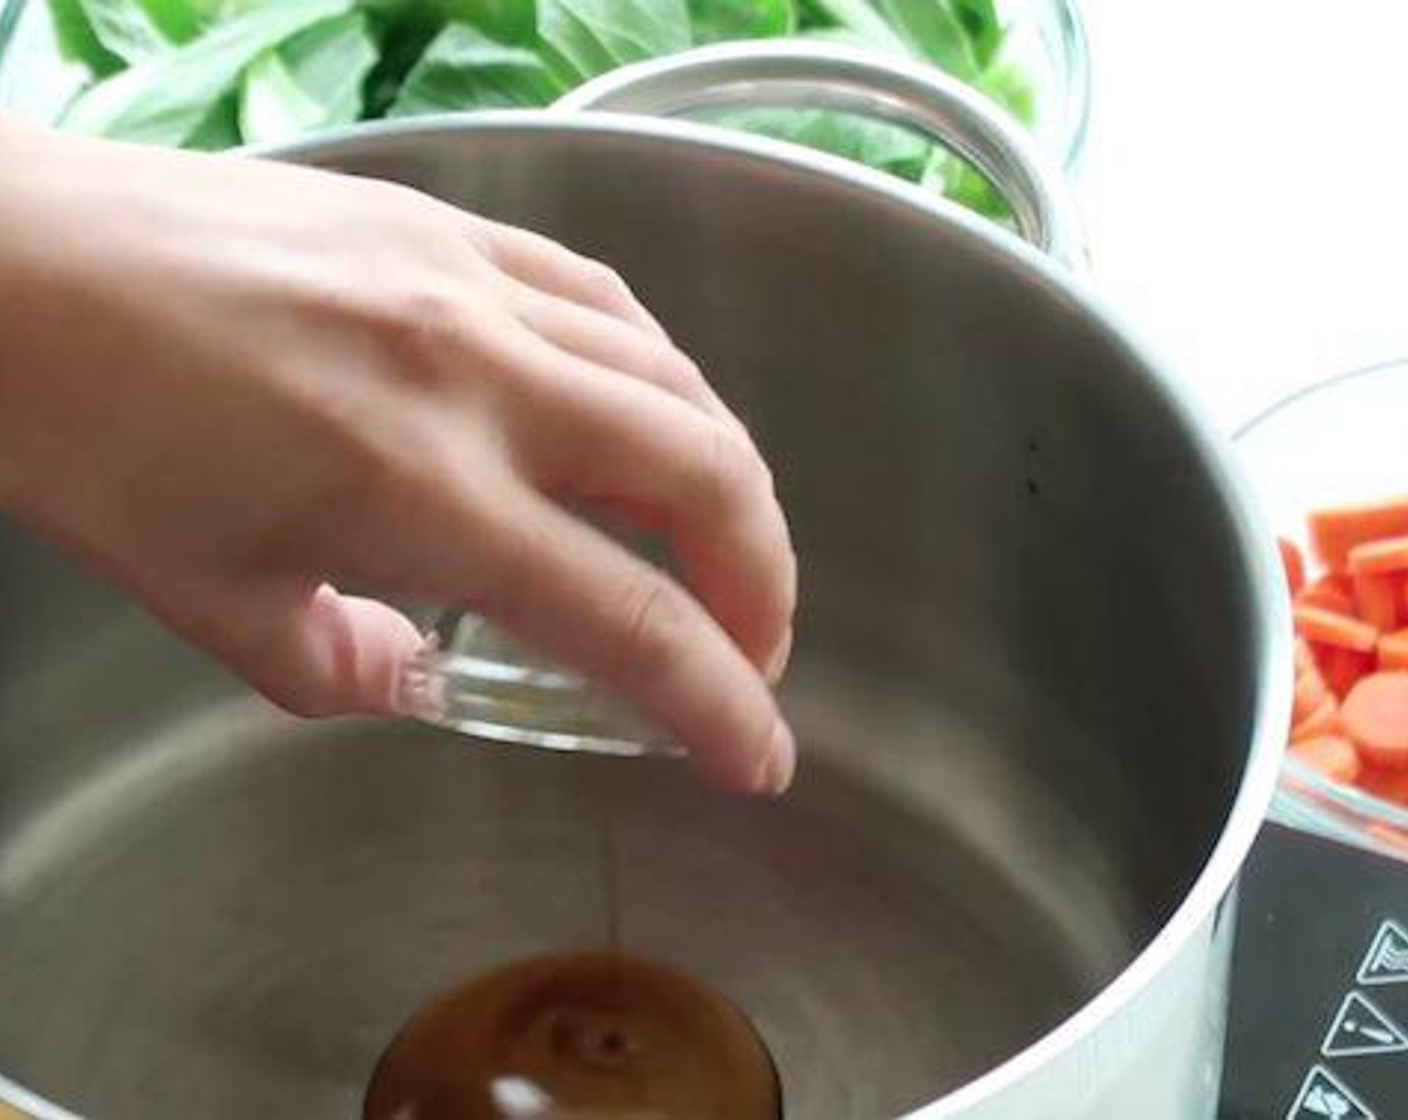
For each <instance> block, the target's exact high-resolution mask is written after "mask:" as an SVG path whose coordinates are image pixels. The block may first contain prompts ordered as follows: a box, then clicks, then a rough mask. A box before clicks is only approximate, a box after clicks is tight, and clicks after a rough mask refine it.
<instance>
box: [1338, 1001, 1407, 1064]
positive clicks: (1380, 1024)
mask: <svg viewBox="0 0 1408 1120" xmlns="http://www.w3.org/2000/svg"><path fill="white" fill-rule="evenodd" d="M1404 1050H1408V1031H1404V1029H1403V1028H1402V1027H1400V1026H1399V1025H1398V1024H1397V1023H1395V1022H1394V1021H1393V1020H1392V1019H1390V1018H1389V1017H1388V1015H1386V1014H1385V1013H1384V1012H1383V1010H1382V1009H1380V1008H1379V1007H1376V1006H1375V1005H1374V1003H1373V1002H1372V1001H1371V1000H1370V999H1369V997H1368V996H1364V995H1361V994H1360V993H1358V992H1350V993H1349V995H1347V996H1345V997H1344V1002H1343V1003H1341V1004H1340V1009H1339V1013H1338V1014H1337V1015H1336V1016H1335V1021H1334V1022H1333V1023H1331V1024H1330V1029H1329V1031H1328V1033H1327V1034H1326V1035H1325V1042H1324V1044H1323V1045H1322V1046H1321V1047H1320V1053H1322V1054H1324V1055H1325V1057H1327V1058H1363V1057H1368V1056H1369V1055H1371V1054H1398V1053H1401V1052H1403V1051H1404Z"/></svg>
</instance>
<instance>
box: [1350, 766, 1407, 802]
mask: <svg viewBox="0 0 1408 1120" xmlns="http://www.w3.org/2000/svg"><path fill="white" fill-rule="evenodd" d="M1359 784H1360V786H1361V787H1363V789H1364V791H1365V792H1366V793H1372V794H1373V795H1374V796H1375V797H1382V798H1383V799H1384V800H1385V801H1392V802H1395V803H1396V804H1399V805H1408V770H1388V769H1385V768H1383V767H1381V766H1366V767H1364V770H1363V772H1362V773H1361V774H1360V775H1359Z"/></svg>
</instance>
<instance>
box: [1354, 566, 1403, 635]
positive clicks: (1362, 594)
mask: <svg viewBox="0 0 1408 1120" xmlns="http://www.w3.org/2000/svg"><path fill="white" fill-rule="evenodd" d="M1401 598H1402V593H1401V592H1400V591H1399V588H1398V577H1397V576H1392V575H1381V574H1378V573H1374V572H1356V573H1355V574H1354V612H1355V614H1357V615H1358V616H1359V617H1360V618H1361V619H1363V620H1364V621H1365V622H1367V623H1368V624H1369V625H1370V626H1372V627H1374V628H1375V629H1377V630H1394V629H1397V627H1398V623H1399V611H1398V606H1399V600H1400V599H1401Z"/></svg>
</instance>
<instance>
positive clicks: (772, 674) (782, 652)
mask: <svg viewBox="0 0 1408 1120" xmlns="http://www.w3.org/2000/svg"><path fill="white" fill-rule="evenodd" d="M791 657H792V627H790V626H789V627H788V628H787V633H786V634H784V635H783V636H782V644H781V645H779V646H778V647H777V650H776V652H775V653H773V655H772V660H771V661H769V662H768V667H767V672H765V673H764V674H763V677H764V679H766V680H767V682H768V684H777V682H778V681H780V680H781V679H782V674H783V673H785V672H786V671H787V662H788V661H789V660H790V659H791Z"/></svg>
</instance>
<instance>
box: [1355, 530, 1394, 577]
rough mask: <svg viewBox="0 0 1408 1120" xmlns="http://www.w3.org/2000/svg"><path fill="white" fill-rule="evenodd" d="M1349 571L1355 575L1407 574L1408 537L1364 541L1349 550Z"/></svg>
mask: <svg viewBox="0 0 1408 1120" xmlns="http://www.w3.org/2000/svg"><path fill="white" fill-rule="evenodd" d="M1349 570H1350V571H1351V572H1356V573H1375V572H1378V573H1383V572H1408V536H1402V537H1385V538H1383V539H1381V540H1373V541H1365V542H1364V543H1363V544H1357V545H1355V546H1354V547H1353V548H1351V549H1350V550H1349Z"/></svg>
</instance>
